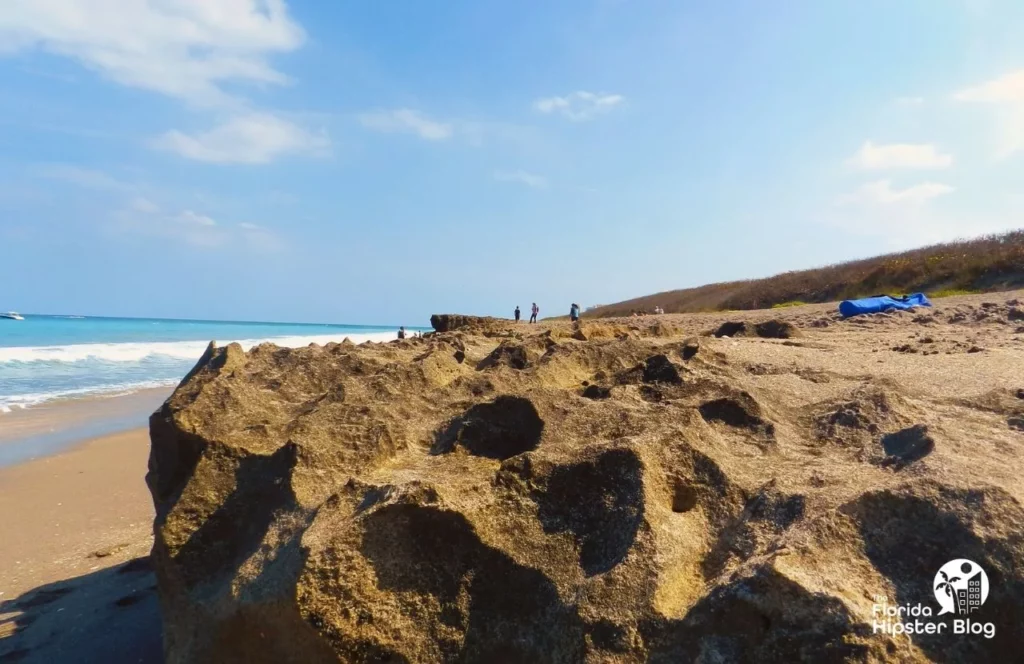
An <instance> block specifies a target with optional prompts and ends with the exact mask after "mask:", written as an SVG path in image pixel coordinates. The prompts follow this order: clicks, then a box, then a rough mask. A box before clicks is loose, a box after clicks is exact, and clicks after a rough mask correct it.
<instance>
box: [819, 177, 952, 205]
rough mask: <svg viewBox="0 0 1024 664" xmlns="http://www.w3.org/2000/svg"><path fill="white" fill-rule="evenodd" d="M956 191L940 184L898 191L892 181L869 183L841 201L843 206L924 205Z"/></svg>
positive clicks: (920, 185) (923, 185)
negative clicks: (857, 204)
mask: <svg viewBox="0 0 1024 664" xmlns="http://www.w3.org/2000/svg"><path fill="white" fill-rule="evenodd" d="M953 191H955V189H954V188H953V187H951V186H949V185H947V184H941V183H939V182H922V183H921V184H916V185H913V186H911V187H907V188H906V189H896V188H894V187H893V186H892V181H891V180H879V181H877V182H868V183H867V184H864V185H863V186H861V187H860V189H858V190H857V191H856V192H854V193H852V194H847V195H846V196H842V197H841V198H840V199H839V202H840V203H842V204H849V203H861V204H868V205H894V204H906V205H911V206H917V205H923V204H924V203H927V202H928V201H930V200H932V199H934V198H938V197H939V196H944V195H946V194H949V193H952V192H953Z"/></svg>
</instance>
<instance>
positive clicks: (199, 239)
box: [114, 198, 284, 253]
mask: <svg viewBox="0 0 1024 664" xmlns="http://www.w3.org/2000/svg"><path fill="white" fill-rule="evenodd" d="M114 220H115V222H116V231H117V232H118V233H125V232H129V233H134V234H139V235H143V236H149V237H157V238H163V239H167V240H172V241H175V242H181V243H184V244H187V245H190V246H192V247H196V248H199V249H214V248H219V247H237V248H241V249H243V250H249V251H256V252H262V253H266V252H271V251H277V250H279V249H280V248H282V247H283V246H284V245H283V242H282V241H281V239H280V238H279V237H278V236H277V235H276V234H275V233H274V232H273V231H271V230H270V229H268V228H266V227H264V226H260V225H257V224H253V223H250V222H240V223H237V224H230V223H229V224H222V223H219V222H218V221H217V220H216V219H214V218H213V217H211V216H209V215H207V214H203V213H201V212H196V211H195V210H192V209H185V210H182V211H181V212H177V213H170V214H168V213H164V212H162V211H161V209H160V207H159V206H158V205H156V204H155V203H153V202H151V201H149V200H147V199H144V198H136V199H134V200H133V201H131V202H130V203H129V204H128V205H127V206H126V207H124V208H123V209H121V210H119V211H117V212H116V213H115V214H114Z"/></svg>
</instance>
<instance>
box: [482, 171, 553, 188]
mask: <svg viewBox="0 0 1024 664" xmlns="http://www.w3.org/2000/svg"><path fill="white" fill-rule="evenodd" d="M494 179H495V180H497V181H498V182H517V183H519V184H524V185H526V186H527V187H533V188H534V189H547V187H548V181H547V178H544V177H542V176H540V175H534V174H533V173H527V172H526V171H498V172H496V173H495V174H494Z"/></svg>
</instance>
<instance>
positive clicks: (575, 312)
mask: <svg viewBox="0 0 1024 664" xmlns="http://www.w3.org/2000/svg"><path fill="white" fill-rule="evenodd" d="M579 319H580V305H578V304H576V303H575V302H573V303H572V306H571V307H569V320H570V321H572V322H573V323H575V322H576V321H578V320H579Z"/></svg>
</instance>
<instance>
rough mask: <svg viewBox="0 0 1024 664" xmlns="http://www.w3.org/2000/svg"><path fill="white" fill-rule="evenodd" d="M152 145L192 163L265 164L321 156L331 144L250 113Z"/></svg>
mask: <svg viewBox="0 0 1024 664" xmlns="http://www.w3.org/2000/svg"><path fill="white" fill-rule="evenodd" d="M153 145H154V146H155V147H157V148H159V149H162V150H168V151H170V152H174V153H176V154H178V155H180V156H182V157H185V158H188V159H194V160H196V161H205V162H211V163H215V164H231V163H235V164H266V163H268V162H271V161H273V160H274V159H276V158H278V157H281V156H284V155H289V154H307V155H315V156H324V155H326V154H329V152H330V147H331V141H330V139H329V138H328V137H327V135H326V134H323V133H320V134H314V133H311V132H309V131H306V130H305V129H303V128H302V127H299V126H298V125H296V124H293V123H291V122H289V121H288V120H285V119H283V118H280V117H278V116H276V115H270V114H267V113H253V114H249V115H245V116H240V117H235V118H232V119H230V120H228V121H227V122H225V123H224V124H221V125H219V126H217V127H214V128H213V129H211V130H209V131H206V132H202V133H198V134H186V133H184V132H181V131H177V130H174V131H169V132H167V133H165V134H164V135H162V136H160V137H158V138H157V139H156V140H155V141H154V142H153Z"/></svg>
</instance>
